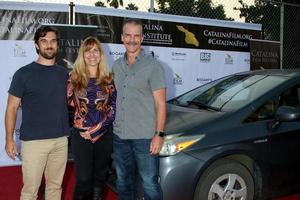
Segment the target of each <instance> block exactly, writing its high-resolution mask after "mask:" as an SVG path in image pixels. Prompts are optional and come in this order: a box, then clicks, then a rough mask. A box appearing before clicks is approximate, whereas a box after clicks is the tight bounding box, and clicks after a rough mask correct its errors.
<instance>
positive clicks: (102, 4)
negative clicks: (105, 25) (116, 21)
mask: <svg viewBox="0 0 300 200" xmlns="http://www.w3.org/2000/svg"><path fill="white" fill-rule="evenodd" d="M95 6H97V7H106V6H105V5H104V3H103V2H102V1H97V2H96V3H95Z"/></svg>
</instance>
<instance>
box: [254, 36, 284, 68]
mask: <svg viewBox="0 0 300 200" xmlns="http://www.w3.org/2000/svg"><path fill="white" fill-rule="evenodd" d="M250 59H251V64H250V67H251V70H253V69H260V68H264V69H279V68H280V43H279V42H277V41H264V40H250Z"/></svg>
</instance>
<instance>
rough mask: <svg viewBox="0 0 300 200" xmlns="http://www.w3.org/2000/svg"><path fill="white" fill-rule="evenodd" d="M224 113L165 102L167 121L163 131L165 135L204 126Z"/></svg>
mask: <svg viewBox="0 0 300 200" xmlns="http://www.w3.org/2000/svg"><path fill="white" fill-rule="evenodd" d="M225 114H226V113H225V112H217V111H212V110H204V109H195V108H188V107H182V106H176V105H173V104H167V121H166V125H165V132H166V134H167V135H169V134H175V133H183V132H185V131H186V130H192V129H193V128H196V127H197V128H199V127H203V128H204V127H205V126H207V125H208V124H210V122H211V121H214V122H215V121H216V119H218V118H222V116H224V115H225Z"/></svg>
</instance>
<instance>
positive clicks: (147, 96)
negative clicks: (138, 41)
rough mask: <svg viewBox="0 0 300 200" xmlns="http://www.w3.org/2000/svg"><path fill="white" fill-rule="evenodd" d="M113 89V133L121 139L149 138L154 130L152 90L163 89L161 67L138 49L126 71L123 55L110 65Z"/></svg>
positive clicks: (163, 76)
mask: <svg viewBox="0 0 300 200" xmlns="http://www.w3.org/2000/svg"><path fill="white" fill-rule="evenodd" d="M112 69H113V73H114V79H115V85H116V88H117V92H118V95H117V110H116V118H115V121H114V133H115V134H116V135H118V136H119V137H120V138H121V139H150V138H152V137H153V135H154V132H155V128H156V113H155V103H154V97H153V91H155V90H158V89H161V88H166V81H165V75H164V70H163V67H162V66H161V64H160V63H159V62H158V61H157V60H156V59H155V58H154V57H153V56H152V55H150V54H149V55H148V54H145V52H144V51H143V50H142V51H141V53H140V54H139V56H138V57H137V58H136V62H135V64H134V65H132V66H131V67H130V68H129V66H128V64H127V60H126V54H125V55H124V56H123V57H121V58H119V59H118V60H116V61H115V63H114V64H113V67H112Z"/></svg>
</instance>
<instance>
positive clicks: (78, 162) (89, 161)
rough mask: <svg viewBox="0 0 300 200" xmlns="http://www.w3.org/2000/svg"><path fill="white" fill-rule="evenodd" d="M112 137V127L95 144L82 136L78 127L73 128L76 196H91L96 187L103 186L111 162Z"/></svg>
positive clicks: (72, 144) (72, 143)
mask: <svg viewBox="0 0 300 200" xmlns="http://www.w3.org/2000/svg"><path fill="white" fill-rule="evenodd" d="M112 138H113V134H112V128H110V129H109V130H108V132H107V133H105V134H104V135H103V136H102V137H100V138H99V139H98V140H97V141H96V142H95V143H94V144H93V143H92V142H91V141H90V140H85V139H84V138H82V137H81V136H80V134H79V131H78V130H77V129H73V131H72V139H71V146H72V151H73V156H74V163H75V171H76V185H75V191H74V198H76V197H77V196H90V194H91V193H92V190H93V189H94V188H97V189H102V188H103V186H104V184H105V182H106V175H107V170H108V169H109V167H110V164H111V153H112Z"/></svg>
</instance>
